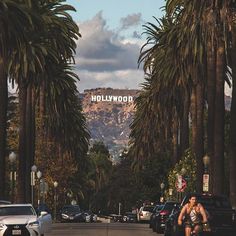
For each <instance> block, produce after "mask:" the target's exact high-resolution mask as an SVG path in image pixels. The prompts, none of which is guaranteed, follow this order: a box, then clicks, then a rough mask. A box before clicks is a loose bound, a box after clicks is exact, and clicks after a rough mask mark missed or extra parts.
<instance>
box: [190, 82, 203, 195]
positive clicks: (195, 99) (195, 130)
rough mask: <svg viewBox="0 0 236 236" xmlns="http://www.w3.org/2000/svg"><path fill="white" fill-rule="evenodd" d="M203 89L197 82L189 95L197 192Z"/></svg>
mask: <svg viewBox="0 0 236 236" xmlns="http://www.w3.org/2000/svg"><path fill="white" fill-rule="evenodd" d="M203 95H204V91H203V86H202V84H201V83H200V82H199V83H198V84H197V85H195V86H193V89H192V95H191V118H192V146H193V147H192V149H193V153H194V155H195V157H196V162H197V170H196V179H197V181H196V183H197V185H196V189H197V191H198V192H201V191H202V172H203V166H202V157H203V154H204V142H203V140H204V139H203V134H204V131H203V130H204V127H203V111H204V96H203Z"/></svg>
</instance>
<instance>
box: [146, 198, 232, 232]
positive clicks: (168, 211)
mask: <svg viewBox="0 0 236 236" xmlns="http://www.w3.org/2000/svg"><path fill="white" fill-rule="evenodd" d="M196 196H197V198H198V202H199V203H201V204H202V205H203V206H204V208H205V210H206V212H207V217H208V223H209V227H208V229H207V231H206V232H204V230H203V232H202V233H201V236H206V235H207V236H208V235H211V236H213V235H214V236H215V235H217V236H222V235H224V236H235V235H236V211H235V210H234V209H232V206H231V204H230V201H229V199H228V198H227V197H225V196H216V195H211V194H197V195H196ZM188 200H189V195H186V196H185V197H184V198H183V200H182V202H181V203H178V202H173V201H167V202H165V203H164V204H158V205H156V206H155V207H154V208H153V211H152V212H151V216H150V221H149V227H150V228H152V230H153V231H154V232H157V233H164V236H184V227H183V226H179V225H178V216H179V214H180V211H181V209H182V207H183V206H184V205H185V204H186V203H187V202H188Z"/></svg>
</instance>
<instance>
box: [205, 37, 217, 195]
mask: <svg viewBox="0 0 236 236" xmlns="http://www.w3.org/2000/svg"><path fill="white" fill-rule="evenodd" d="M215 78H216V56H215V47H214V46H213V45H212V43H211V42H210V40H209V42H208V45H207V105H208V106H207V108H208V109H207V154H208V156H209V157H210V158H211V160H212V161H213V157H214V121H215V120H214V116H215V83H216V82H215ZM212 164H213V163H212ZM212 164H211V165H210V176H213V165H212ZM213 181H214V179H213V178H211V180H210V192H212V188H213Z"/></svg>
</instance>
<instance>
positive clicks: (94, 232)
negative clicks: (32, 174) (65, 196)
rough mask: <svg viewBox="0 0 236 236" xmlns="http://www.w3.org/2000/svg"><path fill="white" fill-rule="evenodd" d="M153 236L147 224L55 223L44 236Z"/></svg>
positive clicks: (153, 233)
mask: <svg viewBox="0 0 236 236" xmlns="http://www.w3.org/2000/svg"><path fill="white" fill-rule="evenodd" d="M55 235H56V236H65V235H69V236H75V235H79V236H131V235H132V236H155V235H159V236H161V235H163V234H157V233H155V232H152V230H151V229H150V228H149V227H148V224H132V223H129V224H127V223H56V224H53V228H52V231H51V232H50V233H49V234H46V235H45V236H55Z"/></svg>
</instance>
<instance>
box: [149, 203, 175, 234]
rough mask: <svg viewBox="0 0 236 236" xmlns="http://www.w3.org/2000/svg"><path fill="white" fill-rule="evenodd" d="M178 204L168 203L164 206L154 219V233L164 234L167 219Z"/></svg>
mask: <svg viewBox="0 0 236 236" xmlns="http://www.w3.org/2000/svg"><path fill="white" fill-rule="evenodd" d="M176 204H178V202H174V201H167V202H165V204H164V206H163V207H162V208H161V210H160V211H158V212H157V213H156V214H155V215H154V217H153V223H152V229H153V231H154V232H157V233H163V232H164V229H165V223H166V220H167V218H168V217H169V215H170V214H171V212H172V209H173V208H174V207H175V206H176Z"/></svg>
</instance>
